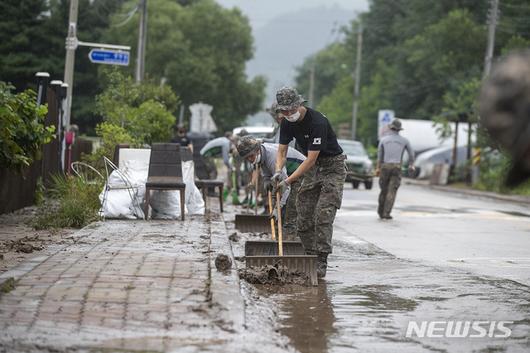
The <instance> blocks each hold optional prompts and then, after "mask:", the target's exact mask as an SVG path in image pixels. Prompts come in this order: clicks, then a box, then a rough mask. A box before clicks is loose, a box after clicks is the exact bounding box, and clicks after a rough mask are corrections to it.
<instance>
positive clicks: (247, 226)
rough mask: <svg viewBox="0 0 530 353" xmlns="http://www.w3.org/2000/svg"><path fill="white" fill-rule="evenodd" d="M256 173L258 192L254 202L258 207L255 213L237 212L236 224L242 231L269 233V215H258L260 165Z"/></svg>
mask: <svg viewBox="0 0 530 353" xmlns="http://www.w3.org/2000/svg"><path fill="white" fill-rule="evenodd" d="M256 174H257V176H256V180H255V182H256V187H255V188H256V194H255V195H254V203H255V204H256V207H255V210H254V214H252V213H250V214H236V220H235V226H236V229H237V230H239V231H241V232H254V233H268V232H270V228H269V216H268V215H258V181H259V167H258V168H256ZM250 212H252V211H250Z"/></svg>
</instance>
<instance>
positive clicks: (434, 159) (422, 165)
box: [414, 146, 467, 179]
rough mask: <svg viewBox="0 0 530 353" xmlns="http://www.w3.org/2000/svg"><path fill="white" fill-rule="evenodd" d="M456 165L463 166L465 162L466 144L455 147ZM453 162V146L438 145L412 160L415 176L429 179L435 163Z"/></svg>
mask: <svg viewBox="0 0 530 353" xmlns="http://www.w3.org/2000/svg"><path fill="white" fill-rule="evenodd" d="M457 161H458V163H457V166H458V167H460V166H464V165H465V164H466V163H467V146H459V147H458V148H457ZM452 163H453V147H445V146H442V147H438V148H433V149H431V150H428V151H426V152H423V153H420V154H419V155H418V157H417V158H416V160H415V161H414V166H415V167H416V175H415V177H416V178H418V179H429V178H430V177H431V175H432V173H433V170H434V166H435V165H437V164H449V165H451V164H452Z"/></svg>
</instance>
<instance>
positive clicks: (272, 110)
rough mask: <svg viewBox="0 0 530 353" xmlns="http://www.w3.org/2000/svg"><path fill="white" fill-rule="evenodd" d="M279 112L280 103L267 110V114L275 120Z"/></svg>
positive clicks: (273, 104)
mask: <svg viewBox="0 0 530 353" xmlns="http://www.w3.org/2000/svg"><path fill="white" fill-rule="evenodd" d="M279 112H280V109H278V103H276V102H274V103H272V105H271V107H270V108H267V113H269V114H270V115H271V116H272V117H273V118H276V116H277V115H278V113H279Z"/></svg>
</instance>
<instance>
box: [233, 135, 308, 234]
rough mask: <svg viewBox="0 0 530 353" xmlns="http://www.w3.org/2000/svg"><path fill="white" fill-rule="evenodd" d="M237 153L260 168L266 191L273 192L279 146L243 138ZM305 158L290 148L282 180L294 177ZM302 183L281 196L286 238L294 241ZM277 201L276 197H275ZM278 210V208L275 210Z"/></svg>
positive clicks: (294, 183) (251, 138)
mask: <svg viewBox="0 0 530 353" xmlns="http://www.w3.org/2000/svg"><path fill="white" fill-rule="evenodd" d="M237 151H238V152H239V155H240V156H241V158H244V159H246V160H247V161H249V162H250V163H252V164H253V165H255V166H259V168H260V170H261V175H262V177H263V184H264V187H265V190H266V191H270V192H272V191H273V184H272V181H271V178H272V176H273V175H274V173H275V171H276V156H277V154H278V145H276V144H272V143H261V142H260V141H258V140H257V139H256V138H254V137H252V136H245V137H243V138H241V140H240V141H239V143H238V145H237ZM305 159H306V158H305V156H304V155H303V154H301V153H300V152H298V151H297V150H295V149H294V148H291V147H289V148H288V150H287V162H286V166H285V167H283V168H282V179H286V178H287V177H288V176H290V175H292V174H293V173H294V171H295V170H296V169H298V167H299V166H300V165H301V164H302V163H303V162H304V161H305ZM299 188H300V181H299V180H297V181H295V182H293V183H292V184H291V186H290V188H287V189H286V190H285V191H284V193H283V194H282V196H281V200H280V206H281V208H282V219H283V220H284V222H283V229H284V233H285V235H286V237H288V238H291V239H294V238H295V237H296V219H297V217H298V216H297V215H298V214H297V210H296V199H297V195H298V189H299ZM273 199H274V200H275V199H276V195H273ZM274 209H275V210H276V208H274Z"/></svg>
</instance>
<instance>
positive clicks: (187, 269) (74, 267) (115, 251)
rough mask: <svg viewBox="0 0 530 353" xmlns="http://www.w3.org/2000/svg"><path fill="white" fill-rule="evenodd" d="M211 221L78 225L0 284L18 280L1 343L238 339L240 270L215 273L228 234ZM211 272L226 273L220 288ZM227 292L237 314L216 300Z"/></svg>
mask: <svg viewBox="0 0 530 353" xmlns="http://www.w3.org/2000/svg"><path fill="white" fill-rule="evenodd" d="M212 219H213V221H212V220H205V217H188V219H187V220H186V221H185V222H180V221H155V220H153V221H150V222H145V221H106V222H99V223H96V224H93V225H91V226H89V227H87V228H84V229H83V230H81V231H79V232H77V233H75V235H74V241H75V244H72V245H66V246H58V247H56V248H55V249H54V252H53V253H52V255H51V256H41V257H38V258H35V259H32V260H30V261H27V262H25V263H23V264H22V266H20V267H18V268H15V269H13V270H11V271H8V272H5V273H4V274H2V276H0V282H1V281H3V280H5V279H6V278H8V277H14V278H15V279H17V283H16V287H15V289H14V290H12V291H11V292H9V293H6V294H3V295H2V296H1V297H0V351H5V352H13V351H24V352H27V351H40V352H42V351H102V350H103V351H115V350H119V351H172V350H175V351H176V350H179V348H182V347H186V348H187V349H186V351H190V352H194V351H205V350H212V351H218V350H219V349H220V347H223V346H224V347H228V346H230V345H231V344H234V343H233V340H234V336H236V333H237V332H238V330H239V326H242V324H243V323H242V320H240V319H239V317H240V316H239V315H241V317H242V316H243V315H244V313H243V311H244V308H243V305H242V300H241V299H240V297H239V299H238V296H240V293H239V286H238V283H236V284H235V285H233V284H234V282H237V279H234V278H235V271H233V273H232V274H231V275H226V276H225V277H226V278H220V276H221V275H220V274H219V273H214V274H213V275H212V272H213V271H216V270H215V269H213V271H211V269H212V266H213V265H212V264H213V258H212V257H213V255H212V254H214V253H215V250H213V249H212V248H211V244H212V243H223V241H225V242H226V243H227V242H228V240H227V239H226V238H227V237H226V232H223V229H224V228H223V227H224V222H223V221H222V218H220V217H219V215H217V216H216V215H212ZM212 233H215V234H217V235H216V236H215V239H212V238H211V234H212ZM224 239H226V240H224ZM228 247H229V246H228ZM214 279H215V280H216V281H217V280H219V281H221V282H223V281H224V284H223V285H222V286H220V287H221V288H222V291H223V292H222V293H220V292H219V290H218V289H215V290H214V289H213V285H212V281H213V280H214ZM215 287H216V288H217V287H218V286H217V285H216V286H215ZM216 290H217V292H216ZM230 290H231V291H232V292H230ZM231 293H232V294H231ZM234 293H235V294H234ZM223 296H224V297H227V296H228V297H231V298H232V299H231V302H230V306H232V307H233V308H234V310H236V312H230V310H231V308H230V306H226V305H225V306H223V305H222V303H216V302H215V300H214V301H212V298H216V297H223ZM221 350H223V349H222V348H221Z"/></svg>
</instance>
